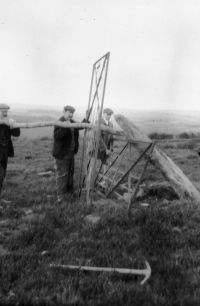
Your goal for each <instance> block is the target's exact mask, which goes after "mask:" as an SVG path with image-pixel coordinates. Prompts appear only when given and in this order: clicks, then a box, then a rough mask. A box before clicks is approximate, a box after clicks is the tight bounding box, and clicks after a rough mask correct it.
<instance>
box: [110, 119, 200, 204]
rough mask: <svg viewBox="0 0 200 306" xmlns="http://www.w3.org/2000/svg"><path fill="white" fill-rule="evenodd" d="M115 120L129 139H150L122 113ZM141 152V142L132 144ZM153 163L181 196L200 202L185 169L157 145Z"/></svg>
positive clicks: (197, 192) (199, 196)
mask: <svg viewBox="0 0 200 306" xmlns="http://www.w3.org/2000/svg"><path fill="white" fill-rule="evenodd" d="M115 120H116V122H117V123H118V124H119V126H120V127H121V128H122V130H123V131H124V133H125V135H126V136H127V138H128V139H130V140H134V139H135V138H136V139H141V141H147V142H148V141H149V143H150V142H151V140H150V138H149V137H148V136H147V135H145V134H144V133H143V132H141V131H140V130H139V128H138V127H137V126H135V125H134V124H133V123H132V122H131V121H130V120H129V119H127V118H126V117H124V116H122V115H115ZM132 145H133V146H134V147H135V149H137V150H138V151H139V152H140V153H141V152H142V150H143V149H142V146H141V144H140V143H135V144H134V143H133V144H132ZM151 161H152V163H153V164H154V165H155V166H156V167H157V168H158V169H160V171H161V173H162V174H163V176H164V177H165V178H166V179H167V180H168V181H169V182H170V183H171V186H172V188H174V190H175V191H176V192H177V194H178V195H179V196H180V197H186V196H187V197H189V198H191V199H193V200H195V201H197V202H198V203H200V193H199V191H198V190H197V189H196V187H195V186H194V185H193V184H192V182H191V181H190V180H189V179H188V177H187V176H186V175H185V174H184V173H183V171H182V170H181V169H180V168H179V167H178V166H177V165H176V164H175V163H174V161H173V160H172V159H171V158H170V157H169V156H167V154H166V153H164V152H163V151H162V150H161V149H160V148H158V147H155V149H154V151H153V154H152V158H151Z"/></svg>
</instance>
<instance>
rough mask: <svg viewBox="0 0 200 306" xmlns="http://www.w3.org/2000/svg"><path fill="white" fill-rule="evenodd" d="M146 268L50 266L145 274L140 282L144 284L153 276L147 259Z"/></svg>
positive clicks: (52, 265) (51, 266)
mask: <svg viewBox="0 0 200 306" xmlns="http://www.w3.org/2000/svg"><path fill="white" fill-rule="evenodd" d="M145 265H146V267H145V269H142V270H140V269H124V268H107V267H89V266H75V265H56V264H50V268H60V269H71V270H82V271H94V272H111V273H113V272H116V273H120V274H135V275H145V277H144V279H143V280H142V281H141V282H140V284H141V285H143V284H144V283H145V282H146V281H147V280H148V279H149V277H150V276H151V267H150V265H149V263H148V262H147V261H145Z"/></svg>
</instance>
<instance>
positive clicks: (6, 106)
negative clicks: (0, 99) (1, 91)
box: [0, 103, 10, 110]
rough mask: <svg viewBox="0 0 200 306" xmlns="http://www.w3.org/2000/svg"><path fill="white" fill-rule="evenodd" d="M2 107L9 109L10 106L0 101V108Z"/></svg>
mask: <svg viewBox="0 0 200 306" xmlns="http://www.w3.org/2000/svg"><path fill="white" fill-rule="evenodd" d="M2 109H7V110H8V109H10V106H8V105H7V104H4V103H0V110H2Z"/></svg>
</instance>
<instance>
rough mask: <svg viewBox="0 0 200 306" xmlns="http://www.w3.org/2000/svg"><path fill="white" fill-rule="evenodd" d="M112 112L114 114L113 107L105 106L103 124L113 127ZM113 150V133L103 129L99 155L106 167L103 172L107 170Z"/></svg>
mask: <svg viewBox="0 0 200 306" xmlns="http://www.w3.org/2000/svg"><path fill="white" fill-rule="evenodd" d="M112 114H113V110H112V109H110V108H105V109H104V110H103V117H102V120H101V124H102V125H105V126H107V127H109V128H113V124H112V122H111V121H110V119H111V116H112ZM112 151H113V135H112V134H111V133H109V132H107V131H101V135H100V139H99V149H98V155H97V157H98V159H100V160H101V162H102V164H103V168H104V169H103V172H105V171H106V162H107V159H108V157H109V156H110V154H111V152H112Z"/></svg>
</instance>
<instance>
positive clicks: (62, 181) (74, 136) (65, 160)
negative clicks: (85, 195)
mask: <svg viewBox="0 0 200 306" xmlns="http://www.w3.org/2000/svg"><path fill="white" fill-rule="evenodd" d="M74 112H75V108H74V107H73V106H70V105H67V106H65V107H64V110H63V116H62V117H61V118H60V119H59V121H61V122H70V123H74V122H75V121H74V120H73V119H72V118H73V115H74ZM78 139H79V129H78V128H64V127H59V126H55V127H54V143H53V151H52V154H53V157H54V158H55V167H56V182H57V194H58V202H62V201H63V200H65V195H66V194H67V193H68V194H72V193H73V188H74V184H73V176H74V155H75V154H76V153H77V152H78V147H79V142H78Z"/></svg>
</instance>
